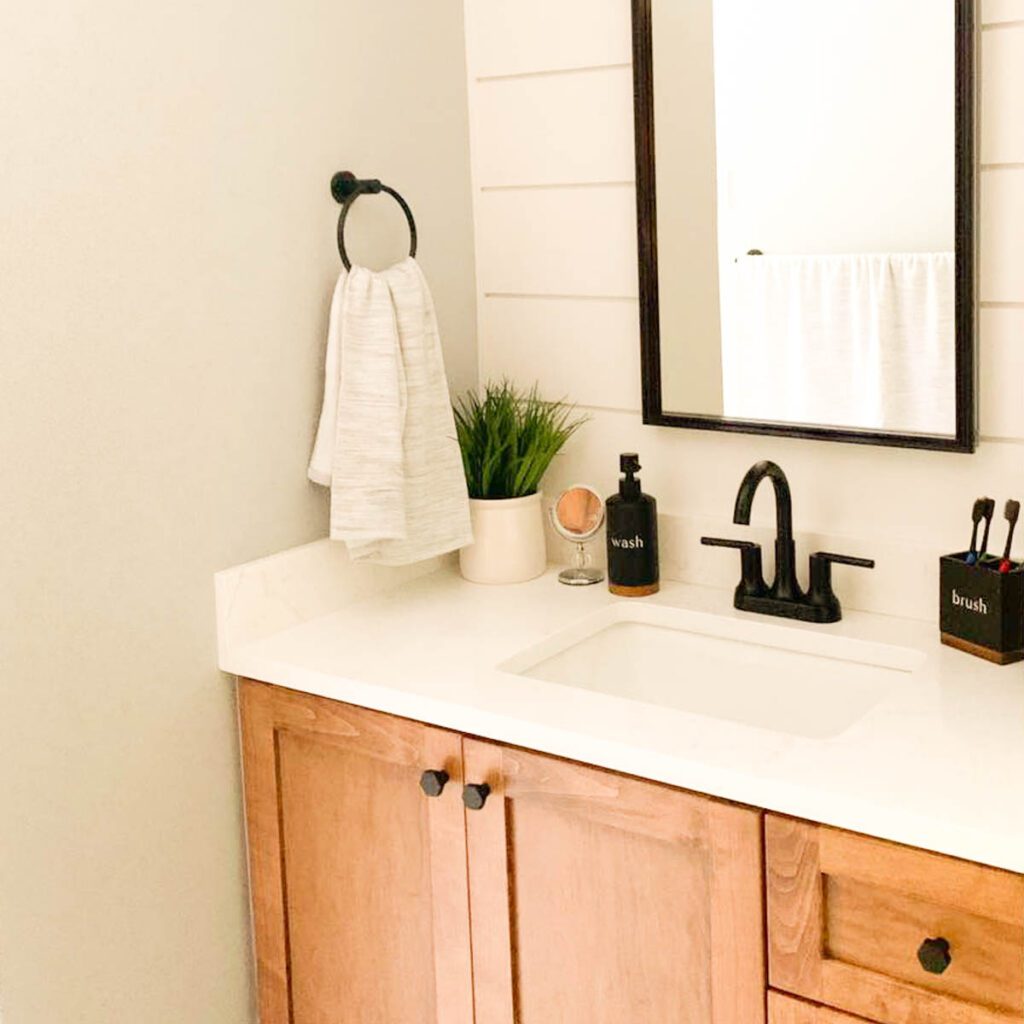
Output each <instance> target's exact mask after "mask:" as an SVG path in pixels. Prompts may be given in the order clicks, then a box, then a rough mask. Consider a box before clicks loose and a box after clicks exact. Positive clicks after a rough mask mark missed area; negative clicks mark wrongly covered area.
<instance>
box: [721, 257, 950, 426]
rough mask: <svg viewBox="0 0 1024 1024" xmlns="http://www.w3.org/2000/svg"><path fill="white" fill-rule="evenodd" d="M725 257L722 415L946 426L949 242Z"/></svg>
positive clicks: (842, 423) (824, 422) (829, 422)
mask: <svg viewBox="0 0 1024 1024" xmlns="http://www.w3.org/2000/svg"><path fill="white" fill-rule="evenodd" d="M732 267H733V275H732V280H731V282H730V284H731V288H730V289H729V291H730V292H731V294H730V295H729V296H728V302H723V330H722V369H723V374H722V375H723V397H724V406H725V415H726V416H728V417H730V418H737V419H756V420H775V421H783V422H788V423H794V422H795V423H808V424H818V425H822V426H829V425H832V426H841V427H851V428H857V429H868V430H888V431H896V432H899V433H914V434H952V433H954V432H955V429H956V411H955V410H956V394H955V382H956V373H955V352H956V346H955V344H954V334H955V314H954V295H955V265H954V256H953V254H952V253H946V252H941V253H878V254H874V253H864V254H859V255H835V256H745V257H742V258H741V259H739V260H738V261H736V263H734V264H733V265H732ZM725 295H726V292H725V290H724V289H723V298H725Z"/></svg>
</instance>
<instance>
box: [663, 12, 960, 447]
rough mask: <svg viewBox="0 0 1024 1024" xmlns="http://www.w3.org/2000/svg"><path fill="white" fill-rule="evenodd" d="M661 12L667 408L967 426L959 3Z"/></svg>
mask: <svg viewBox="0 0 1024 1024" xmlns="http://www.w3.org/2000/svg"><path fill="white" fill-rule="evenodd" d="M650 18H651V47H652V49H651V66H652V73H651V87H652V93H653V122H654V123H653V141H654V147H653V156H654V167H655V173H656V185H657V207H656V209H657V215H656V237H657V269H656V282H657V297H658V301H657V321H656V322H655V327H656V328H657V331H658V337H659V339H660V353H659V356H660V360H659V361H660V366H659V370H660V397H661V411H662V412H663V413H665V414H669V415H672V414H680V415H684V416H699V417H709V418H716V419H725V420H738V421H758V422H763V423H772V424H793V425H810V426H820V427H824V428H836V429H843V430H858V431H878V432H887V433H894V434H914V435H934V436H941V437H953V436H954V435H955V434H956V433H957V357H956V353H957V344H956V255H955V248H956V244H955V240H956V195H957V191H956V169H957V130H956V129H957V117H956V113H957V111H956V92H957V88H956V87H957V78H956V71H957V61H956V53H957V49H956V42H957V40H956V24H957V22H956V2H955V0H685V2H680V0H650ZM645 329H650V324H649V323H646V324H645Z"/></svg>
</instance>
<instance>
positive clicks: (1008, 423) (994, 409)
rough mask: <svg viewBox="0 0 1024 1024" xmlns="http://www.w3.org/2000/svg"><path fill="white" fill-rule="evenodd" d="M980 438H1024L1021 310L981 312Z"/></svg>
mask: <svg viewBox="0 0 1024 1024" xmlns="http://www.w3.org/2000/svg"><path fill="white" fill-rule="evenodd" d="M980 336H981V366H980V377H981V379H980V391H979V394H980V400H981V433H982V436H983V437H1010V438H1016V439H1021V438H1024V309H983V310H982V311H981V331H980Z"/></svg>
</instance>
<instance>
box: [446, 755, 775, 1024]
mask: <svg viewBox="0 0 1024 1024" xmlns="http://www.w3.org/2000/svg"><path fill="white" fill-rule="evenodd" d="M463 751H464V757H465V765H466V778H467V780H468V781H469V782H470V783H471V784H479V783H484V784H486V785H488V786H489V787H490V793H489V794H488V795H487V797H486V800H485V802H484V804H483V807H481V808H480V809H479V810H468V811H467V812H466V827H467V837H468V844H469V877H470V905H471V910H472V921H473V978H474V993H475V999H476V1024H512V1022H516V1024H623V1022H629V1024H761V1022H763V1021H764V1010H765V988H764V986H765V977H764V949H763V944H764V939H763V916H762V877H761V870H762V859H761V836H760V814H759V812H757V811H754V810H749V809H746V808H741V807H735V806H732V805H729V804H724V803H719V802H717V801H714V800H710V799H707V798H703V797H698V796H694V795H691V794H689V793H682V792H679V791H677V790H673V789H669V788H666V787H664V786H659V785H657V784H654V783H647V782H640V781H638V780H635V779H631V778H626V777H624V776H620V775H617V774H614V773H612V772H605V771H600V770H597V769H593V768H586V767H583V766H581V765H577V764H573V763H570V762H566V761H561V760H558V759H556V758H552V757H545V756H542V755H539V754H531V753H527V752H524V751H521V750H514V749H510V748H507V747H501V746H497V745H494V744H490V743H484V742H480V741H476V740H466V741H464V744H463Z"/></svg>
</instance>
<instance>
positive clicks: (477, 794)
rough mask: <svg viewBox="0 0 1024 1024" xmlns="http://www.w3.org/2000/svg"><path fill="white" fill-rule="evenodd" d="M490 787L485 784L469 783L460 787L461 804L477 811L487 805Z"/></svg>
mask: <svg viewBox="0 0 1024 1024" xmlns="http://www.w3.org/2000/svg"><path fill="white" fill-rule="evenodd" d="M490 792H491V787H490V786H488V785H487V783H486V782H470V783H469V784H468V785H465V786H463V787H462V802H463V803H464V804H465V805H466V806H467V807H468V808H469V809H470V810H471V811H479V810H481V809H482V808H483V806H484V804H485V803H487V797H488V796H489V795H490Z"/></svg>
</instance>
